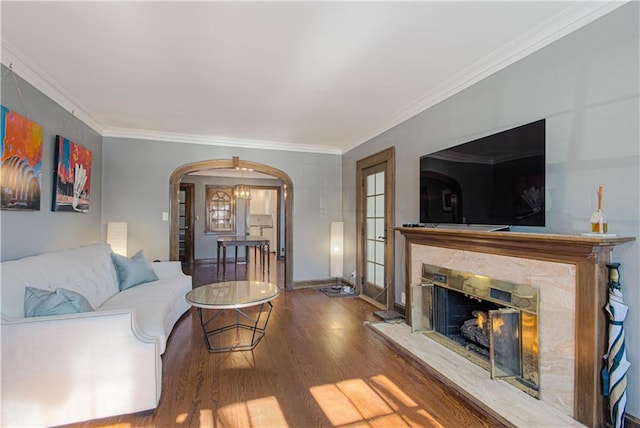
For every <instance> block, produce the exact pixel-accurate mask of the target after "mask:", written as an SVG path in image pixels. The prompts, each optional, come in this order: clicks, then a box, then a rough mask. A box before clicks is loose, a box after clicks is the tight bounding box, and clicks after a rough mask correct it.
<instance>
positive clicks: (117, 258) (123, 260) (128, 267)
mask: <svg viewBox="0 0 640 428" xmlns="http://www.w3.org/2000/svg"><path fill="white" fill-rule="evenodd" d="M111 258H112V259H113V265H114V266H115V268H116V272H117V273H118V285H119V286H120V290H126V289H127V288H131V287H135V286H136V285H140V284H144V283H145V282H151V281H157V280H158V276H157V275H156V274H155V272H154V271H153V269H151V267H150V266H149V263H147V259H145V257H144V253H143V251H142V250H140V251H138V252H137V253H136V254H134V256H133V257H131V258H128V257H125V256H121V255H119V254H115V253H111Z"/></svg>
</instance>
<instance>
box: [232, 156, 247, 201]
mask: <svg viewBox="0 0 640 428" xmlns="http://www.w3.org/2000/svg"><path fill="white" fill-rule="evenodd" d="M233 163H234V165H235V167H236V169H239V170H240V174H241V178H240V181H244V170H245V169H246V168H240V166H238V163H239V159H238V158H237V157H235V156H234V157H233ZM233 195H234V196H235V198H236V199H246V200H249V199H251V188H250V187H249V186H247V185H246V184H236V186H235V187H234V188H233Z"/></svg>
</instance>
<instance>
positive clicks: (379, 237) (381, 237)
mask: <svg viewBox="0 0 640 428" xmlns="http://www.w3.org/2000/svg"><path fill="white" fill-rule="evenodd" d="M378 239H380V240H382V241H386V240H387V237H386V236H378Z"/></svg>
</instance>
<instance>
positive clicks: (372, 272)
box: [367, 262, 376, 282]
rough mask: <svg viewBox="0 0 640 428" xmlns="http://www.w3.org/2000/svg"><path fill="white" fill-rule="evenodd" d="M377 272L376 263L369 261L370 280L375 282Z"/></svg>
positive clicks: (368, 274) (368, 272) (368, 273)
mask: <svg viewBox="0 0 640 428" xmlns="http://www.w3.org/2000/svg"><path fill="white" fill-rule="evenodd" d="M375 274H376V265H375V263H371V262H368V263H367V278H368V279H369V281H370V282H374V278H375Z"/></svg>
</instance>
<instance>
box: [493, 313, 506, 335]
mask: <svg viewBox="0 0 640 428" xmlns="http://www.w3.org/2000/svg"><path fill="white" fill-rule="evenodd" d="M503 325H504V319H503V318H502V317H494V318H493V325H492V326H491V327H492V328H493V333H494V334H501V333H502V331H500V330H501V329H502V326H503Z"/></svg>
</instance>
